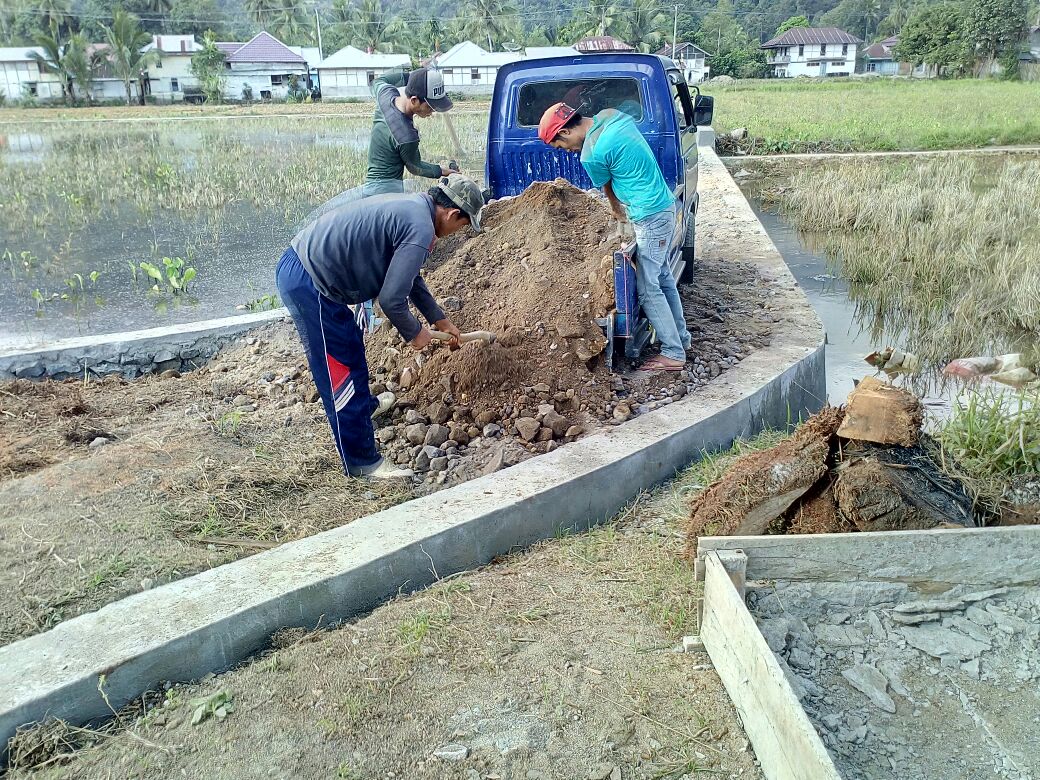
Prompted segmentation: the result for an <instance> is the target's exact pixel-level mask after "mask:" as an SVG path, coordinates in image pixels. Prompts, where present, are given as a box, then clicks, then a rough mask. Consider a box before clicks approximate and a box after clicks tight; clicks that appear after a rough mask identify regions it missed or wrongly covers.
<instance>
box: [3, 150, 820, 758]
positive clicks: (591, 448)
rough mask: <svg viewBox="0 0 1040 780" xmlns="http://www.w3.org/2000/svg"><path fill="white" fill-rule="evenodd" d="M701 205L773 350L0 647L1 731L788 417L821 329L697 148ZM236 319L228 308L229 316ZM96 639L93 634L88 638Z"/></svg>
mask: <svg viewBox="0 0 1040 780" xmlns="http://www.w3.org/2000/svg"><path fill="white" fill-rule="evenodd" d="M702 171H703V173H705V174H707V176H706V177H705V179H702V181H710V182H712V184H713V185H714V189H713V190H712V191H711V192H709V193H705V194H707V195H709V197H706V198H704V201H702V203H703V204H704V205H702V208H705V207H707V208H710V209H718V210H719V211H720V213H721V212H725V213H726V220H727V224H728V225H729V226H733V225H736V226H738V227H742V228H744V229H745V230H746V231H748V233H749V235H753V236H755V237H757V239H758V240H759V242H760V243H759V246H758V248H759V249H760V251H756V253H755V254H754V256H752V257H742V258H741V260H743V261H744V262H752V263H755V264H756V265H757V267H758V269H759V271H760V273H761V274H762V275H763V276H764V277H765V278H767V279H769V280H770V281H771V282H772V283H773V284H774V285H775V287H776V297H775V300H776V301H777V302H778V304H783V306H782V307H780V308H778V309H777V310H778V311H779V310H781V309H782V311H783V312H784V313H785V314H786V315H787V319H786V320H785V321H784V323H783V324H782V325H778V326H777V332H776V333H775V334H774V338H773V344H772V346H771V347H770V348H767V349H763V350H759V351H758V352H755V353H752V355H750V356H749V357H748V358H746V359H745V360H744V361H743V362H741V363H740V364H739V365H738V366H736V367H735V368H733V369H731V370H729V371H727V372H726V373H724V374H723V375H722V376H721V377H720V378H719V379H718V380H716V381H714V382H713V383H712V384H711V385H709V386H708V387H707V388H706V389H705V390H704V391H703V392H700V393H697V394H696V395H694V396H691V397H688V398H686V399H683V400H682V401H678V402H676V403H673V404H671V405H669V406H667V407H664V408H662V409H659V410H656V411H654V412H651V413H649V414H647V415H644V416H641V417H639V418H636V419H635V420H632V421H629V422H628V423H626V424H625V425H623V426H619V427H617V428H611V429H606V430H603V431H601V432H598V433H596V434H593V435H590V436H588V437H586V438H584V439H581V440H579V441H577V442H574V443H572V444H569V445H566V446H565V447H562V448H560V449H559V450H556V451H555V452H552V453H550V454H548V455H544V456H541V457H538V458H534V459H531V460H528V461H525V462H524V463H521V464H520V465H518V466H515V467H513V468H510V469H507V470H505V471H503V472H499V473H496V474H493V475H490V476H487V477H482V478H480V479H477V480H473V481H471V482H467V483H464V484H462V485H458V486H456V487H453V488H450V489H447V490H444V491H441V492H439V493H436V494H433V495H430V496H426V497H422V498H418V499H415V500H413V501H410V502H407V503H405V504H402V505H400V506H397V507H394V508H392V509H389V510H386V511H384V512H380V513H377V514H375V515H370V516H368V517H364V518H361V519H359V520H356V521H354V522H352V523H350V524H349V525H346V526H342V527H339V528H336V529H333V530H330V531H327V532H324V533H321V534H318V535H315V536H312V537H308V538H306V539H302V540H299V541H297V542H292V543H289V544H285V545H282V546H281V547H278V548H275V549H273V550H269V551H266V552H263V553H260V554H258V555H255V556H252V557H249V558H245V559H242V560H239V561H236V562H234V563H230V564H226V565H224V566H220V567H217V568H215V569H211V570H209V571H205V572H203V573H201V574H198V575H195V576H194V577H190V578H187V579H184V580H180V581H177V582H173V583H170V584H168V585H165V586H162V587H159V588H156V589H154V590H150V591H147V592H144V593H140V594H136V595H133V596H130V597H128V598H126V599H123V600H121V601H118V602H115V603H113V604H109V605H107V606H105V607H103V608H102V609H100V610H98V611H97V612H93V613H90V614H86V615H82V616H80V617H77V618H74V619H72V620H69V621H67V622H65V623H62V624H60V625H58V626H57V627H55V628H54V629H52V630H50V631H48V632H46V633H44V634H39V635H36V636H32V637H29V638H26V639H23V640H20V641H18V642H15V643H13V644H11V645H8V646H6V647H3V648H0V691H3V699H2V700H0V739H2V740H3V743H2V744H3V745H4V747H5V749H6V745H7V742H8V739H9V738H10V737H11V736H12V735H13V734H14V732H15V730H16V729H17V728H18V727H19V726H21V725H22V724H26V723H32V722H37V721H40V720H43V719H45V718H47V717H60V718H64V719H66V720H69V721H70V722H73V723H85V722H90V721H91V720H94V719H99V718H104V717H106V716H107V715H109V714H110V711H109V709H108V706H107V703H106V702H105V701H103V700H102V698H101V696H100V695H99V693H98V691H97V682H98V677H99V675H101V674H104V675H106V679H107V684H106V693H107V696H108V701H110V702H111V704H112V705H113V706H115V707H117V708H118V707H120V706H122V705H123V704H125V703H126V702H128V701H130V700H132V699H134V698H136V697H137V696H139V695H140V693H141V692H142V691H144V690H147V689H148V688H150V687H153V686H155V685H156V684H157V683H159V682H161V681H164V680H191V679H197V678H199V677H201V676H202V675H204V674H206V673H208V672H215V671H221V670H224V669H227V668H228V667H229V666H231V665H233V664H235V663H238V662H240V661H241V660H243V659H245V658H248V657H249V656H250V655H252V654H254V653H255V652H257V651H258V650H260V649H262V648H264V647H265V646H267V644H268V641H269V637H270V635H271V634H272V633H273V632H274V631H275V630H277V629H278V628H281V627H285V626H307V627H313V626H314V625H317V624H318V623H319V622H321V623H328V622H330V621H335V620H341V619H347V618H350V617H353V616H356V615H358V614H362V613H365V612H367V611H369V610H371V609H373V608H374V607H376V606H378V605H379V604H382V603H384V602H385V601H386V600H387V599H389V598H392V597H393V596H395V595H396V594H398V593H400V592H403V591H412V590H416V589H418V588H422V587H425V586H426V585H428V584H430V583H431V582H433V581H435V580H436V579H438V578H440V577H443V576H446V575H448V574H452V573H455V572H458V571H464V570H469V569H474V568H477V567H479V566H482V565H484V564H486V563H488V562H489V561H491V560H492V559H493V558H495V557H496V556H499V555H503V554H507V553H509V552H511V551H514V550H517V549H520V548H523V547H526V546H528V545H530V544H532V543H534V542H537V541H540V540H542V539H545V538H550V537H552V536H553V535H554V534H556V533H558V532H559V531H560V530H561V529H587V528H588V527H590V526H591V525H592V524H594V523H598V522H601V521H603V520H606V519H608V518H609V517H611V516H612V515H613V514H615V513H616V512H617V511H618V510H619V509H620V508H621V507H623V506H624V505H625V504H626V503H627V502H628V501H630V500H631V498H632V497H633V496H634V495H636V494H637V493H638V492H639V491H640V490H643V489H645V488H648V487H650V486H652V485H655V484H658V483H660V482H663V481H665V480H667V479H669V478H671V477H672V476H674V474H675V473H676V471H677V470H679V469H681V468H683V467H684V466H686V465H688V464H689V463H690V462H692V461H693V460H695V459H697V457H698V456H699V455H700V454H701V453H702V452H705V451H713V450H719V449H723V448H726V447H729V446H730V445H731V444H732V442H733V441H734V440H735V439H736V438H739V437H746V436H750V435H753V434H755V433H757V432H759V431H760V430H762V429H763V428H766V427H786V426H788V425H789V424H791V423H792V422H793V421H797V419H799V418H800V417H801V416H803V415H806V414H809V413H812V412H814V411H816V410H817V409H819V408H820V406H821V405H822V404H823V403H824V401H823V399H824V398H825V392H826V391H825V387H826V382H825V376H824V370H825V369H824V335H823V329H822V326H821V325H820V323H819V320H818V318H817V317H816V316H815V314H814V313H813V312H812V310H811V308H810V307H809V305H808V303H807V301H806V300H805V297H804V296H803V295H802V294H801V292H800V291H799V290H798V289H797V285H796V284H795V282H794V280H793V278H792V277H791V275H790V272H789V271H788V270H787V268H786V266H785V265H784V263H783V260H782V258H781V257H780V255H779V253H778V252H777V251H776V248H775V247H774V246H773V244H772V242H771V241H770V240H769V238H768V236H766V234H765V230H764V229H763V228H762V226H761V224H760V223H759V222H758V220H757V218H756V217H755V215H754V213H753V212H752V211H751V208H750V206H749V205H748V203H747V201H746V200H745V199H744V198H743V196H742V195H741V194H740V190H739V189H738V188H737V186H736V184H735V183H734V182H733V180H732V178H730V176H729V175H728V174H727V173H726V172H725V169H724V167H723V166H722V163H721V162H720V161H719V160H718V158H717V157H716V156H715V154H714V153H713V152H710V151H707V150H705V151H704V152H702ZM236 319H237V318H236ZM99 637H104V638H105V641H104V642H103V643H101V642H99V641H98V638H99Z"/></svg>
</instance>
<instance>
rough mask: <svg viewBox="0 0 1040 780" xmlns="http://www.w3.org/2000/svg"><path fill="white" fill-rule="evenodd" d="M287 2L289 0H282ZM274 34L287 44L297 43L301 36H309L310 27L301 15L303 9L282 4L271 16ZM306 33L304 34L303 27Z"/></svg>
mask: <svg viewBox="0 0 1040 780" xmlns="http://www.w3.org/2000/svg"><path fill="white" fill-rule="evenodd" d="M283 1H284V2H289V0H283ZM270 24H271V27H272V28H273V30H274V34H275V35H276V36H278V38H280V39H281V40H282V41H284V42H286V43H288V44H291V45H292V44H297V43H299V42H300V39H301V38H302V37H307V38H309V37H310V33H311V28H310V25H308V24H307V22H306V20H305V19H304V17H303V10H302V9H301V8H300V7H299V6H297V5H283V6H282V7H281V8H279V9H278V10H277V11H275V12H274V14H273V15H272V17H271V22H270ZM305 26H306V28H307V35H306V36H304V27H305Z"/></svg>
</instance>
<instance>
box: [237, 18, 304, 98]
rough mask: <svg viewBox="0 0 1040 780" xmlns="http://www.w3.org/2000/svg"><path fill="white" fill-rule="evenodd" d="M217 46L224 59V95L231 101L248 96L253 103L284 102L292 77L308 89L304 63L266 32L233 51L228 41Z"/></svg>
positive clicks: (294, 52) (299, 55)
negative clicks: (225, 79) (265, 101)
mask: <svg viewBox="0 0 1040 780" xmlns="http://www.w3.org/2000/svg"><path fill="white" fill-rule="evenodd" d="M218 45H219V47H220V48H221V50H222V51H223V52H224V56H225V57H226V58H227V59H226V61H225V65H226V67H227V71H226V73H225V74H224V75H225V76H226V78H227V82H226V85H225V87H224V94H225V96H227V97H228V98H229V99H231V100H241V99H242V98H243V97H244V96H245V94H248V93H252V97H253V98H254V99H256V100H280V99H281V100H284V99H285V98H286V96H288V94H289V88H290V82H291V81H292V80H293V78H294V77H295V79H297V80H298V82H299V84H300V85H301V86H303V87H306V86H307V82H308V76H309V71H310V68H309V66H308V64H307V60H306V59H305V58H304V57H303V55H302V54H301V53H299V52H297V51H294V50H293V49H292V48H291V47H289V46H286V45H285V44H284V43H282V42H281V41H280V40H278V39H277V38H275V37H274V36H273V35H271V34H270V33H268V32H259V33H257V34H256V35H254V36H253V37H252V39H251V40H249V41H248V42H246V43H243V44H240V45H239V46H238V48H237V49H234V50H231V47H232V46H234V45H235V44H233V43H231V42H222V43H221V44H218Z"/></svg>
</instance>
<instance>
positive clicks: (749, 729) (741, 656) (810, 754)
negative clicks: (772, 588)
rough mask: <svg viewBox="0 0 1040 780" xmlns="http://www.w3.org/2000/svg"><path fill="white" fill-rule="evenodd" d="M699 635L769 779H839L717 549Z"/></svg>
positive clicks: (709, 564) (708, 562) (708, 569)
mask: <svg viewBox="0 0 1040 780" xmlns="http://www.w3.org/2000/svg"><path fill="white" fill-rule="evenodd" d="M704 563H705V566H704V568H705V579H704V618H703V622H702V623H701V641H702V642H704V646H705V648H706V649H707V651H708V655H710V656H711V660H712V663H713V664H714V665H715V670H716V671H717V672H718V674H719V677H721V678H722V684H723V685H724V686H725V687H726V692H727V693H728V694H729V697H730V699H731V700H732V701H733V705H734V707H735V708H736V710H737V714H738V715H739V716H740V720H741V722H742V723H743V724H744V731H745V732H746V733H747V735H748V739H750V740H751V744H752V745H753V746H754V748H755V755H756V756H757V758H758V761H759V763H760V764H761V766H762V772H763V774H765V776H766V778H768V780H809V779H810V778H811V780H841V775H839V774H838V770H837V768H836V767H835V766H834V762H833V761H832V760H831V757H830V754H828V753H827V749H826V748H825V747H824V746H823V742H821V741H820V738H819V736H818V735H817V734H816V730H815V729H814V728H813V726H812V724H811V723H810V722H809V718H808V717H807V716H806V714H805V710H803V709H802V705H801V704H800V703H799V701H798V698H797V697H796V696H795V695H794V691H793V690H792V689H791V685H790V683H788V681H787V678H786V677H785V676H784V673H783V671H782V670H781V669H780V664H779V663H778V662H777V660H776V657H775V656H774V655H773V652H772V651H771V650H770V649H769V646H768V645H767V644H766V640H765V639H763V638H762V634H761V633H760V632H759V630H758V626H757V625H755V621H754V619H753V618H752V617H751V614H750V613H749V612H748V610H747V607H745V606H744V601H743V599H741V598H740V596H739V595H738V594H737V591H736V589H735V588H734V587H733V582H732V581H731V580H730V575H729V572H727V571H726V568H725V567H724V566H723V564H722V562H721V561H720V560H719V556H718V553H711V554H709V555H708V556H707V557H706V559H705V561H704Z"/></svg>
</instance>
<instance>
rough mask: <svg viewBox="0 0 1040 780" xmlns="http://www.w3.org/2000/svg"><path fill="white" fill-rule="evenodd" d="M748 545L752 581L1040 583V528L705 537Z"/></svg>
mask: <svg viewBox="0 0 1040 780" xmlns="http://www.w3.org/2000/svg"><path fill="white" fill-rule="evenodd" d="M717 550H743V551H744V552H745V553H746V554H747V557H748V564H747V578H748V579H749V580H821V581H828V580H830V581H842V582H847V581H849V580H863V581H865V582H907V583H913V582H931V583H949V584H959V583H963V584H968V585H979V586H983V587H993V586H998V585H1029V584H1033V583H1040V526H1009V527H1006V528H966V529H949V530H946V529H943V530H928V531H885V532H877V533H850V534H808V535H788V536H702V537H701V538H700V539H698V540H697V558H698V564H699V565H698V566H697V572H698V574H699V575H700V576H703V573H702V572H703V570H704V567H703V565H702V564H701V559H703V558H704V556H705V555H707V554H708V553H710V552H712V551H717Z"/></svg>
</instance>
